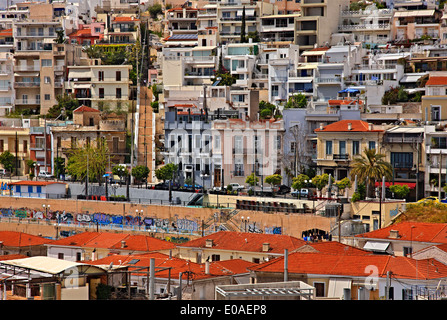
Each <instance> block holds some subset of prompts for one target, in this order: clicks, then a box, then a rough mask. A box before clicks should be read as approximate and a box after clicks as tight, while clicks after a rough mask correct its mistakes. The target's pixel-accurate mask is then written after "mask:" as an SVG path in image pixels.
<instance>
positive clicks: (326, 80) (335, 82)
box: [315, 77, 342, 85]
mask: <svg viewBox="0 0 447 320" xmlns="http://www.w3.org/2000/svg"><path fill="white" fill-rule="evenodd" d="M341 81H342V80H341V78H340V77H333V78H319V77H318V78H315V83H317V84H319V85H326V84H327V85H339V84H341Z"/></svg>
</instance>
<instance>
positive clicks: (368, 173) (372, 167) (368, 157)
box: [351, 149, 393, 196]
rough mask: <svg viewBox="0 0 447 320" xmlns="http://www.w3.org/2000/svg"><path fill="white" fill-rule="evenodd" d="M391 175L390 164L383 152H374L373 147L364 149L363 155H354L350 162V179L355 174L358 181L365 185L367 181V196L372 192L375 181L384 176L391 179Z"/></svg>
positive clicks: (352, 178) (353, 177)
mask: <svg viewBox="0 0 447 320" xmlns="http://www.w3.org/2000/svg"><path fill="white" fill-rule="evenodd" d="M392 175H393V168H392V166H391V164H390V163H389V162H387V161H386V160H385V155H384V154H380V153H376V150H375V149H365V150H364V151H363V155H361V156H357V157H355V158H354V160H353V162H352V170H351V180H354V179H355V176H357V179H358V181H359V182H360V183H364V184H365V185H366V184H367V183H369V195H368V196H370V195H372V194H373V193H374V186H375V183H376V181H381V180H382V177H384V176H385V179H387V180H388V181H389V180H391V179H392ZM367 178H368V179H369V181H368V182H367Z"/></svg>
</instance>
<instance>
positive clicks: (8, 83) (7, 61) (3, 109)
mask: <svg viewBox="0 0 447 320" xmlns="http://www.w3.org/2000/svg"><path fill="white" fill-rule="evenodd" d="M13 64H14V60H13V54H12V53H10V52H0V115H1V116H4V115H6V114H7V113H8V112H10V111H11V109H12V107H13V103H14V86H13V83H14V73H13Z"/></svg>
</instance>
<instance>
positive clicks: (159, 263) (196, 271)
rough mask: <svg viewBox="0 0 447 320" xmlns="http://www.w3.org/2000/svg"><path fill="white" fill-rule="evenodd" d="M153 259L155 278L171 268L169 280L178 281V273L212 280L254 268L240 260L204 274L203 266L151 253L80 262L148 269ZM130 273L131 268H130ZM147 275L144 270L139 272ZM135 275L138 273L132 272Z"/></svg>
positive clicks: (166, 274)
mask: <svg viewBox="0 0 447 320" xmlns="http://www.w3.org/2000/svg"><path fill="white" fill-rule="evenodd" d="M151 258H154V259H155V267H157V268H160V269H158V270H156V277H157V278H168V277H169V271H168V270H167V269H166V270H162V269H161V268H171V278H174V279H178V277H179V275H180V272H182V273H183V279H186V276H187V275H188V274H189V275H190V276H191V279H193V280H200V279H206V278H212V277H216V276H225V275H235V274H241V273H247V272H248V270H247V268H248V267H251V266H254V265H255V264H254V263H251V262H247V261H242V260H239V259H237V260H227V261H219V263H217V262H213V263H210V273H209V274H206V273H205V264H203V263H202V264H199V263H194V262H191V261H188V260H185V259H180V258H176V257H171V258H169V256H168V255H166V254H162V253H157V252H151V253H147V254H132V255H110V256H108V257H105V258H103V259H99V260H95V261H82V262H83V263H87V264H91V265H103V266H104V265H110V263H113V266H120V265H121V266H135V267H148V266H150V259H151ZM132 260H134V261H135V260H138V261H136V262H135V263H132V264H129V262H131V261H132ZM236 265H238V267H236ZM130 271H132V268H130ZM141 272H143V273H145V274H147V271H146V270H143V271H141ZM133 273H134V274H137V273H138V272H133Z"/></svg>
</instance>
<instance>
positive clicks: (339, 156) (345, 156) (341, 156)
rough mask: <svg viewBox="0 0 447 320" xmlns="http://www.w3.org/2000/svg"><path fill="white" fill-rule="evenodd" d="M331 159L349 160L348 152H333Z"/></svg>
mask: <svg viewBox="0 0 447 320" xmlns="http://www.w3.org/2000/svg"><path fill="white" fill-rule="evenodd" d="M332 159H333V160H334V161H348V160H349V154H347V153H341V154H333V155H332Z"/></svg>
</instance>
